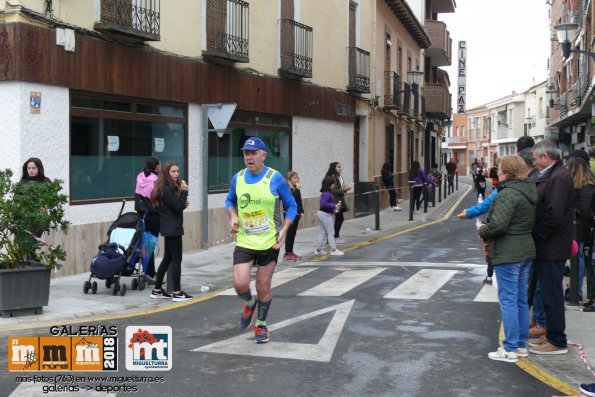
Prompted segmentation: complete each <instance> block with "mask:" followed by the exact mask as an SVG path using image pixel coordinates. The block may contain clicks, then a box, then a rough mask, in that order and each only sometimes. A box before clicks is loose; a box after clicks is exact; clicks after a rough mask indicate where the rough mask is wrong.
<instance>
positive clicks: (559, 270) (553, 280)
mask: <svg viewBox="0 0 595 397" xmlns="http://www.w3.org/2000/svg"><path fill="white" fill-rule="evenodd" d="M565 264H566V261H565V260H557V261H547V260H541V259H535V272H536V273H537V281H538V282H539V285H540V287H541V301H542V302H543V308H544V310H545V321H546V323H547V328H546V337H547V340H548V342H550V343H551V344H552V345H554V346H556V347H561V348H566V347H567V340H566V334H565V333H564V332H565V330H566V319H565V317H564V291H563V287H562V280H563V278H564V265H565Z"/></svg>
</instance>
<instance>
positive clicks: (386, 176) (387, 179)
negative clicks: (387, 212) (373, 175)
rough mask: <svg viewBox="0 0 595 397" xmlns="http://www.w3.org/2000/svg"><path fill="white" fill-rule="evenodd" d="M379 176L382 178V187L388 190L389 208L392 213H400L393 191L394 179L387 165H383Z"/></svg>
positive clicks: (394, 191)
mask: <svg viewBox="0 0 595 397" xmlns="http://www.w3.org/2000/svg"><path fill="white" fill-rule="evenodd" d="M380 175H381V176H382V183H384V187H385V188H386V189H387V190H388V202H389V204H390V208H391V209H392V210H393V211H401V207H399V206H398V205H397V190H396V189H395V177H394V175H393V173H392V172H391V169H390V164H389V163H384V164H383V165H382V169H381V170H380Z"/></svg>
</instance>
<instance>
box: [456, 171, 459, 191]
mask: <svg viewBox="0 0 595 397" xmlns="http://www.w3.org/2000/svg"><path fill="white" fill-rule="evenodd" d="M455 183H456V185H457V190H459V173H458V172H455Z"/></svg>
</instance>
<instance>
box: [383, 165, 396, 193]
mask: <svg viewBox="0 0 595 397" xmlns="http://www.w3.org/2000/svg"><path fill="white" fill-rule="evenodd" d="M380 175H382V182H383V183H384V187H385V188H387V189H392V188H394V187H395V177H394V175H393V174H392V173H390V172H388V171H384V170H382V171H380Z"/></svg>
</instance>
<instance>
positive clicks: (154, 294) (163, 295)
mask: <svg viewBox="0 0 595 397" xmlns="http://www.w3.org/2000/svg"><path fill="white" fill-rule="evenodd" d="M151 299H171V295H170V294H168V293H167V292H166V291H165V290H163V289H162V290H159V291H158V290H155V289H154V290H153V291H151Z"/></svg>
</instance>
